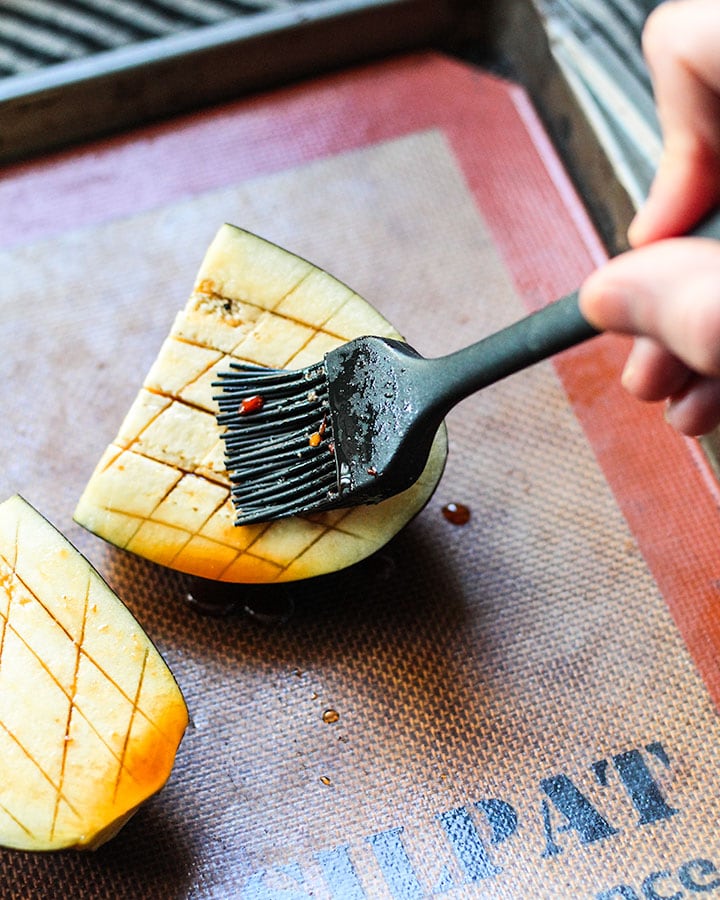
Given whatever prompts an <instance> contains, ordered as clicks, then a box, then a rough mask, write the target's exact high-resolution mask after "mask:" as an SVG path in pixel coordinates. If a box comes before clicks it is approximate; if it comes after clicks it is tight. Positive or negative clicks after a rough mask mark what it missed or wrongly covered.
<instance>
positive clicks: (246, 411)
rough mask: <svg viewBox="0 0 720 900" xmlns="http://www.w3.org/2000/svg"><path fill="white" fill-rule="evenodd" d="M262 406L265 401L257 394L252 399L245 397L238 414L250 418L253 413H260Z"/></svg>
mask: <svg viewBox="0 0 720 900" xmlns="http://www.w3.org/2000/svg"><path fill="white" fill-rule="evenodd" d="M264 405H265V400H264V399H263V398H262V397H261V396H260V395H259V394H255V396H254V397H245V399H244V400H243V401H242V402H241V403H240V407H239V409H238V413H239V414H240V415H241V416H250V415H252V414H253V413H256V412H260V410H261V409H262V408H263V406H264Z"/></svg>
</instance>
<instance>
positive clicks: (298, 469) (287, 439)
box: [214, 363, 339, 525]
mask: <svg viewBox="0 0 720 900" xmlns="http://www.w3.org/2000/svg"><path fill="white" fill-rule="evenodd" d="M230 366H231V368H230V370H229V371H227V372H222V373H220V375H219V380H218V381H216V382H214V385H215V386H218V387H221V388H222V393H220V394H219V395H218V396H216V397H215V400H216V401H217V404H218V407H219V412H218V414H217V420H218V423H219V424H220V425H221V426H223V427H225V429H226V430H225V432H224V433H223V434H222V438H223V440H224V442H225V457H226V463H227V469H228V472H229V474H230V480H231V481H232V484H233V488H232V499H233V504H234V506H235V509H236V512H237V516H236V520H235V524H237V525H249V524H253V523H255V522H264V521H267V520H269V519H278V518H284V517H287V516H292V515H297V514H299V513H309V512H316V511H319V510H321V509H324V508H327V507H329V506H333V505H336V504H335V502H334V501H335V500H336V498H337V496H338V492H339V482H338V473H337V465H336V462H335V455H334V442H333V432H332V421H331V416H330V406H329V402H328V391H327V378H326V373H325V368H324V366H323V364H322V363H319V364H317V365H314V366H310V367H308V368H306V369H299V370H296V371H287V370H283V369H266V368H263V367H261V366H255V365H251V364H245V363H231V364H230Z"/></svg>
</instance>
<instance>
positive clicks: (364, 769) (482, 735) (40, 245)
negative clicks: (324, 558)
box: [0, 55, 720, 900]
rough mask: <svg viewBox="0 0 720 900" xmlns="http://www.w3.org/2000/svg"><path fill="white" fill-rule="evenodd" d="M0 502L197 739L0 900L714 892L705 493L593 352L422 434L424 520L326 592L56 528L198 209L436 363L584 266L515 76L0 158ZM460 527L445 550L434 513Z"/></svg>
mask: <svg viewBox="0 0 720 900" xmlns="http://www.w3.org/2000/svg"><path fill="white" fill-rule="evenodd" d="M0 205H2V208H3V210H4V211H5V213H6V214H5V215H4V216H3V217H2V222H1V223H0V241H1V242H2V246H3V247H4V248H5V249H4V250H2V251H1V252H0V271H2V273H3V275H2V287H1V288H0V291H1V293H0V317H1V318H0V325H1V331H0V333H1V334H2V338H1V340H2V354H1V355H0V375H1V377H2V379H3V381H4V383H5V385H6V389H5V391H4V392H3V398H2V415H3V428H2V430H0V448H1V457H0V458H2V460H3V466H2V472H1V474H0V485H1V486H2V495H3V496H6V495H8V494H10V493H14V492H20V493H22V494H23V495H24V496H25V497H26V498H27V499H28V500H29V501H30V502H32V503H33V504H34V505H36V506H37V507H38V508H39V509H40V510H41V511H43V512H44V513H45V514H46V515H47V516H48V517H49V518H50V519H51V520H52V521H53V522H54V523H55V524H56V525H57V526H58V527H59V528H60V529H61V530H62V531H64V532H65V533H66V534H67V535H68V537H70V539H71V540H73V542H74V543H75V544H76V545H77V546H78V547H79V549H81V550H82V551H83V552H84V553H85V554H86V555H87V557H88V558H89V559H90V560H91V562H93V563H94V564H95V565H96V566H97V568H98V569H99V570H100V572H101V573H102V574H103V575H104V576H105V577H106V578H107V580H108V581H109V583H110V584H111V586H112V587H113V588H115V589H116V590H117V592H118V593H119V594H120V596H121V597H122V598H123V600H124V601H125V602H126V603H127V604H128V606H129V607H130V608H131V609H132V610H133V612H134V613H135V615H136V616H137V617H138V619H139V620H140V622H141V623H142V624H143V625H144V627H145V628H146V629H147V631H148V633H149V634H150V636H151V637H152V638H153V639H154V640H155V641H156V643H157V645H158V647H159V649H160V650H161V652H162V653H163V654H164V656H165V658H166V659H167V661H168V663H169V665H170V666H171V668H172V670H173V672H174V673H175V675H176V677H177V679H178V682H179V684H180V686H181V688H182V690H183V692H184V693H185V696H186V698H187V702H188V705H189V708H190V713H191V717H192V723H191V726H190V728H189V730H188V732H187V734H186V736H185V738H184V741H183V743H182V745H181V748H180V752H179V754H178V758H177V762H176V766H175V769H174V771H173V774H172V777H171V779H170V781H169V783H168V785H167V786H166V788H165V789H164V790H163V791H162V792H161V793H160V794H159V795H158V796H157V797H155V798H153V799H152V800H151V801H150V802H149V803H148V804H147V805H146V806H144V807H143V808H142V809H141V810H140V811H139V812H138V813H137V815H136V816H135V817H134V818H133V819H132V820H131V822H130V823H129V824H128V825H127V826H126V827H125V828H124V829H123V831H122V832H121V833H120V834H119V835H118V836H117V837H116V838H115V839H114V840H113V841H112V842H110V843H109V844H107V845H106V846H105V847H103V848H102V849H100V850H99V851H97V852H96V853H94V854H82V853H75V852H66V853H59V854H55V855H31V854H23V853H17V852H11V851H3V852H0V885H1V887H0V895H2V896H3V897H18V898H34V897H38V898H40V897H42V898H47V897H55V896H57V897H78V898H82V897H103V898H104V897H118V898H126V897H127V898H136V897H145V898H153V897H157V898H174V897H177V898H181V897H182V898H184V897H188V898H216V897H217V898H221V897H233V898H234V897H240V898H249V900H265V898H282V900H300V898H303V900H304V898H307V897H313V898H331V900H346V898H347V900H359V898H390V900H411V898H412V900H414V898H421V897H433V896H446V897H470V898H473V897H477V898H513V900H514V898H525V897H535V898H547V900H555V898H568V900H574V898H604V900H609V898H613V900H615V898H636V897H637V898H641V897H642V898H662V897H670V896H673V897H685V896H688V897H689V896H691V895H695V894H702V893H712V892H713V890H716V889H717V887H718V886H720V834H719V833H718V820H719V814H720V794H719V792H718V783H719V779H718V766H717V760H718V746H719V743H720V728H719V726H718V719H717V714H716V703H717V701H718V699H719V698H720V677H719V675H718V668H717V649H718V640H719V636H720V631H719V623H720V614H719V613H718V610H717V596H718V580H717V579H718V575H719V574H720V572H719V571H718V570H719V569H720V566H719V565H718V550H717V548H718V546H719V542H718V537H719V536H720V535H719V531H720V529H719V527H718V512H717V490H716V486H715V484H714V482H713V481H712V479H711V478H710V476H709V474H708V471H707V467H706V466H705V463H704V460H703V458H702V457H701V455H699V453H698V452H697V450H696V448H695V445H694V444H693V443H692V442H688V441H685V440H683V439H681V438H679V437H677V436H676V435H675V434H674V433H673V432H671V431H670V430H669V429H668V428H667V427H666V426H665V425H664V423H663V421H662V416H661V414H660V412H659V411H658V410H656V409H653V408H641V407H639V406H638V405H636V404H634V403H633V402H632V401H631V400H630V399H629V398H627V397H625V396H624V394H623V393H622V392H621V390H620V389H619V387H618V384H617V374H618V371H619V367H620V365H621V362H622V358H623V355H624V352H625V350H626V347H625V345H624V343H623V342H622V341H621V340H616V339H613V338H610V337H607V336H604V337H602V338H598V339H597V340H595V341H593V342H591V343H590V344H588V345H586V346H585V347H583V348H580V349H578V350H574V351H572V352H570V353H567V354H565V355H564V356H563V357H562V358H559V359H558V360H557V361H556V364H551V363H546V364H542V365H540V366H537V367H535V368H533V369H532V370H530V371H527V372H524V373H522V374H520V375H518V376H514V377H513V378H512V379H508V380H507V381H505V382H503V383H501V384H498V385H495V386H494V387H492V388H490V389H487V390H486V391H484V392H483V393H481V394H479V395H478V396H476V397H473V398H471V399H470V400H468V401H466V402H465V403H463V404H462V405H461V406H460V407H458V408H457V409H456V410H455V411H454V412H453V413H452V415H451V416H450V417H449V420H448V426H449V433H450V458H449V461H448V466H447V469H446V472H445V475H444V478H443V480H442V482H441V485H440V487H439V489H438V491H437V493H436V495H435V497H434V498H433V500H432V501H431V503H430V504H429V505H428V506H427V507H426V509H425V510H424V511H423V512H422V513H421V514H420V515H419V516H418V517H417V518H416V519H415V520H414V521H413V522H412V523H411V525H410V526H409V527H408V528H407V529H405V531H403V532H402V533H401V534H400V535H398V536H397V538H396V539H395V540H394V541H393V542H392V543H391V544H390V545H388V547H387V548H385V549H384V550H383V551H381V552H380V553H379V554H378V555H377V556H376V557H374V558H372V559H370V560H368V561H366V562H365V563H362V564H360V565H359V566H357V567H356V568H354V569H352V570H349V571H347V572H345V573H342V574H341V575H338V576H329V577H327V578H323V579H321V580H319V581H316V582H308V583H305V584H298V585H294V586H291V587H289V588H283V589H282V590H275V591H272V592H271V601H272V605H271V606H268V602H267V597H265V596H264V595H263V594H262V593H259V592H258V591H257V590H254V591H249V590H244V589H242V588H240V589H238V591H237V593H235V594H233V597H232V599H233V601H234V611H233V612H232V614H231V615H227V616H223V617H211V616H207V615H203V614H202V613H201V612H200V611H199V610H198V608H197V606H196V605H192V604H190V603H189V602H188V599H187V598H188V595H189V594H193V592H194V594H195V598H196V599H198V597H200V599H202V595H198V586H197V585H196V584H194V583H193V582H192V581H191V580H190V579H188V578H186V577H184V576H181V575H178V574H177V573H173V572H170V571H167V570H164V569H161V568H159V567H156V566H153V565H151V564H149V563H147V562H145V561H143V560H140V559H138V558H135V557H132V556H130V555H128V554H125V553H123V552H121V551H119V550H115V549H113V548H112V547H109V546H107V545H105V544H104V543H102V542H101V541H99V540H98V539H97V538H95V537H93V536H92V535H90V534H88V533H86V532H84V531H83V530H82V529H80V528H79V527H78V526H77V525H75V524H73V522H72V512H73V509H74V505H75V502H76V500H77V497H78V496H79V493H80V491H81V490H82V487H83V485H84V483H85V481H86V479H87V478H88V477H89V475H90V472H91V471H92V468H93V467H94V465H95V463H96V461H97V459H98V457H99V455H100V453H101V451H102V449H103V448H104V446H105V445H106V444H107V442H108V441H109V440H110V439H111V438H112V437H113V435H114V434H115V431H116V429H117V426H118V423H119V422H120V420H121V418H122V416H123V415H124V413H125V411H126V409H127V407H128V405H129V403H130V401H131V400H132V398H133V396H134V394H135V392H136V390H137V388H138V386H139V384H140V382H141V380H142V377H143V375H144V373H145V371H146V370H147V368H148V366H149V365H150V363H151V361H152V359H153V358H154V356H155V354H156V352H157V350H158V348H159V346H160V343H161V341H162V340H163V338H164V336H165V334H166V333H167V330H168V329H169V327H170V324H171V322H172V319H173V316H174V314H175V311H176V310H177V309H179V308H180V306H181V305H182V304H183V303H184V301H185V298H186V296H187V294H188V292H189V290H190V287H191V285H192V280H193V277H194V273H195V270H196V268H197V266H198V265H199V262H200V259H201V257H202V254H203V252H204V250H205V247H206V246H207V244H208V243H209V241H210V239H211V237H212V235H213V234H214V233H215V231H216V229H217V227H218V226H219V225H220V224H221V223H222V222H223V221H231V222H234V223H235V224H238V225H240V226H242V227H244V228H247V229H249V230H253V231H256V232H258V233H259V234H261V235H263V236H264V237H267V238H269V239H271V240H273V241H276V242H277V243H280V244H282V245H284V246H286V247H287V248H288V249H290V250H292V251H294V252H296V253H299V254H300V255H303V256H305V257H307V258H308V259H310V260H312V261H313V262H315V263H317V264H318V265H321V266H323V267H324V268H326V269H328V270H329V271H331V272H332V273H333V274H335V275H336V276H337V277H339V278H340V279H342V280H344V281H345V282H347V283H348V284H350V285H351V286H352V287H353V288H354V289H355V290H357V291H358V292H359V293H361V294H362V295H364V296H365V297H366V298H367V299H368V300H370V301H371V302H372V303H374V304H375V305H376V306H377V307H378V308H379V309H380V310H381V312H383V314H385V315H386V316H387V317H388V318H389V319H390V320H391V321H392V322H393V323H394V324H395V325H396V326H397V327H398V328H399V330H400V331H401V332H403V333H404V334H405V335H406V336H407V338H408V340H409V341H410V342H411V343H413V344H414V345H415V346H416V347H417V348H418V349H419V350H420V351H422V352H424V353H425V354H427V355H437V354H440V353H444V352H447V351H450V350H452V349H454V348H457V347H459V346H461V345H463V344H464V343H468V342H469V341H471V340H473V339H475V338H480V337H482V336H483V335H484V334H486V333H488V332H489V331H491V330H493V329H496V328H498V327H501V326H502V325H504V324H506V323H507V322H510V321H512V320H513V319H515V318H517V317H519V316H520V315H523V314H524V313H525V312H526V311H527V309H528V308H533V307H536V306H538V305H540V304H542V303H545V302H547V301H549V300H551V299H553V298H554V297H556V296H559V295H560V294H562V293H565V292H566V291H568V290H570V289H572V288H574V287H575V286H576V285H577V283H579V281H580V280H581V278H582V277H583V275H584V274H586V273H587V272H589V271H590V270H591V269H592V267H593V266H594V265H595V264H597V262H599V261H600V260H601V259H602V250H601V248H600V246H599V244H598V242H597V240H596V238H595V236H594V233H593V230H592V228H591V227H590V225H589V223H588V221H587V219H586V217H585V214H584V212H583V209H582V206H581V204H580V203H579V202H578V200H577V198H576V196H575V195H574V193H573V191H572V188H571V186H570V184H569V182H568V181H567V179H566V177H565V174H564V172H563V171H562V168H561V166H560V165H559V163H558V161H557V158H556V157H555V155H554V154H553V152H552V150H551V148H550V147H549V145H548V143H547V141H546V139H545V136H544V134H543V132H542V129H541V128H540V127H539V125H538V122H537V120H536V118H535V116H534V114H533V112H532V110H531V108H530V107H529V105H528V103H527V100H526V97H525V95H524V93H523V92H522V91H521V90H520V89H519V88H517V87H516V86H513V85H511V84H508V83H506V82H504V81H502V80H500V79H498V78H496V77H494V76H491V75H488V74H484V73H482V72H479V71H477V70H475V69H473V68H471V67H466V66H464V65H460V64H458V63H456V62H453V61H451V60H448V59H445V58H443V57H440V56H434V55H427V56H425V55H421V56H413V57H408V58H403V59H397V60H392V61H389V62H387V63H383V64H378V65H375V66H371V67H367V68H363V69H359V70H355V71H352V72H347V73H342V74H339V75H337V76H333V77H332V78H326V79H323V80H320V81H317V82H313V83H309V84H307V85H303V86H300V87H297V88H293V89H289V90H284V91H281V92H277V93H274V94H269V95H267V96H262V97H258V98H256V99H254V100H252V101H247V102H243V103H238V104H233V105H229V106H224V107H222V108H218V109H215V110H211V111H208V112H207V113H205V114H202V115H198V116H194V117H189V118H185V119H181V120H177V121H174V122H172V123H168V124H166V125H163V126H158V127H156V128H152V129H145V130H143V131H139V132H137V133H133V134H130V135H128V136H126V137H124V138H121V139H116V140H113V141H110V142H105V143H99V144H95V145H92V146H89V147H87V148H80V149H78V150H76V151H74V152H72V153H68V154H65V155H61V156H57V157H54V158H52V159H47V160H42V161H38V162H35V163H33V164H28V165H25V166H18V167H16V168H14V169H11V170H7V171H6V173H5V178H4V180H3V181H2V182H1V183H0ZM450 502H455V503H462V504H465V505H466V506H468V507H469V509H470V511H471V518H470V521H469V522H468V523H467V524H465V525H463V526H458V525H454V524H452V523H451V522H449V521H448V520H447V519H446V518H445V517H444V516H443V514H442V509H443V507H444V506H445V505H446V504H448V503H450Z"/></svg>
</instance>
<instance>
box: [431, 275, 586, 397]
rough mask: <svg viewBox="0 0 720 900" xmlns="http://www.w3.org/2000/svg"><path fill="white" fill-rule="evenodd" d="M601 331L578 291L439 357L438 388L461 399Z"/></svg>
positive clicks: (443, 393)
mask: <svg viewBox="0 0 720 900" xmlns="http://www.w3.org/2000/svg"><path fill="white" fill-rule="evenodd" d="M598 333H599V332H598V330H597V329H596V328H594V327H593V326H592V325H591V324H590V323H589V322H588V321H587V319H586V318H585V317H584V316H583V314H582V313H581V312H580V306H579V301H578V292H577V291H574V292H573V293H572V294H568V295H567V296H566V297H563V298H562V299H561V300H556V301H555V302H554V303H550V304H549V305H548V306H544V307H543V308H542V309H540V310H538V312H535V313H532V314H531V315H529V316H526V317H525V318H524V319H520V320H519V321H518V322H514V323H513V324H512V325H508V327H507V328H503V329H502V330H501V331H498V332H496V333H495V334H491V335H490V336H489V337H486V338H483V340H481V341H478V342H477V343H475V344H471V345H470V346H469V347H465V348H463V349H462V350H458V351H457V352H456V353H451V354H450V355H449V356H443V357H442V358H441V360H435V361H434V362H436V363H438V365H436V366H435V369H436V371H435V377H436V378H437V379H438V382H437V383H436V386H435V389H436V390H437V391H438V394H441V395H442V396H443V398H444V401H445V402H447V401H448V400H450V401H451V403H453V404H454V403H457V402H458V401H459V400H462V399H463V398H464V397H467V396H468V395H469V394H474V393H475V392H476V391H479V390H480V389H481V388H484V387H487V386H488V385H490V384H494V383H495V382H496V381H500V380H501V379H502V378H506V377H507V376H508V375H513V374H514V373H515V372H520V371H521V370H522V369H527V368H528V367H529V366H532V365H534V364H535V363H538V362H541V361H542V360H544V359H548V358H549V357H551V356H554V355H555V354H556V353H560V352H561V351H563V350H567V349H569V348H570V347H575V346H576V345H577V344H581V343H582V342H583V341H586V340H588V339H589V338H592V337H595V336H596V335H597V334H598ZM440 362H442V365H440V364H439V363H440Z"/></svg>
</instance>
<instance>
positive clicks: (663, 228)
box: [629, 0, 720, 246]
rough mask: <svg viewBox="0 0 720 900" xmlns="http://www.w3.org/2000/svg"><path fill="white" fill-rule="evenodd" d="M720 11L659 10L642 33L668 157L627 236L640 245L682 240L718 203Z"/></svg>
mask: <svg viewBox="0 0 720 900" xmlns="http://www.w3.org/2000/svg"><path fill="white" fill-rule="evenodd" d="M718 33H720V4H718V3H717V0H676V2H673V3H663V4H661V5H660V6H659V7H658V8H657V9H656V10H655V11H654V12H653V13H652V14H651V15H650V16H649V17H648V20H647V23H646V25H645V29H644V31H643V50H644V53H645V57H646V60H647V63H648V67H649V69H650V73H651V75H652V80H653V87H654V91H655V99H656V103H657V110H658V117H659V120H660V125H661V128H662V132H663V145H664V150H663V154H662V157H661V160H660V165H659V168H658V172H657V176H656V178H655V181H654V183H653V186H652V189H651V191H650V196H649V197H648V201H647V203H646V204H645V206H644V207H643V208H642V209H641V210H640V211H639V213H638V215H637V216H636V218H635V220H634V222H633V223H632V225H631V227H630V231H629V237H630V240H631V243H632V244H633V245H634V246H640V245H643V244H646V243H648V242H650V241H653V240H658V239H660V238H663V237H669V236H673V235H678V234H683V233H685V232H687V231H688V230H689V229H690V228H691V227H692V225H694V224H695V223H696V222H697V221H698V220H699V219H700V218H701V217H702V216H703V214H704V213H706V212H707V211H708V210H709V209H710V208H711V206H713V205H716V204H717V203H718V200H720V166H718V161H719V160H720V54H718V52H717V39H716V35H717V34H718Z"/></svg>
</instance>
